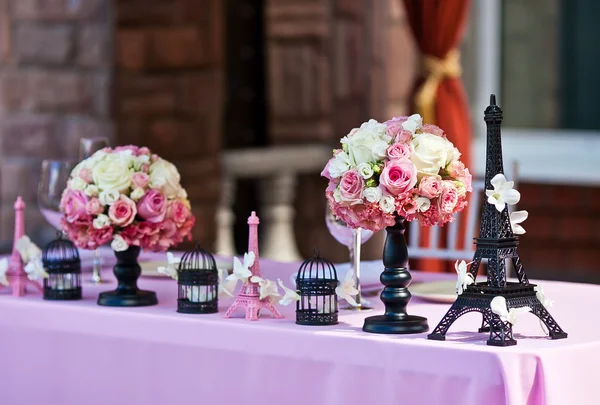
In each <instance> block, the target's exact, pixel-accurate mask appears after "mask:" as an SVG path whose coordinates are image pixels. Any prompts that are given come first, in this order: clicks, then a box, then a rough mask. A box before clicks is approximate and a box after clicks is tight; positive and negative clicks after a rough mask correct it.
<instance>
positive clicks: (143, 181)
mask: <svg viewBox="0 0 600 405" xmlns="http://www.w3.org/2000/svg"><path fill="white" fill-rule="evenodd" d="M131 181H132V182H133V185H134V186H136V187H139V188H146V186H147V185H148V183H149V182H150V176H148V175H147V174H146V173H144V172H137V173H134V174H133V176H131Z"/></svg>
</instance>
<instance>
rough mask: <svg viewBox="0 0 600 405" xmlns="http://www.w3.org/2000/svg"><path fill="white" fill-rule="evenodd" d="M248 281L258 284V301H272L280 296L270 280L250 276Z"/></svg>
mask: <svg viewBox="0 0 600 405" xmlns="http://www.w3.org/2000/svg"><path fill="white" fill-rule="evenodd" d="M250 281H252V282H253V283H257V284H258V286H259V293H260V296H259V299H261V300H262V299H265V298H267V297H269V299H271V300H272V299H273V298H275V297H280V296H281V294H279V291H278V290H277V285H276V284H275V283H274V282H273V281H272V280H266V279H264V278H262V277H259V276H252V277H251V278H250Z"/></svg>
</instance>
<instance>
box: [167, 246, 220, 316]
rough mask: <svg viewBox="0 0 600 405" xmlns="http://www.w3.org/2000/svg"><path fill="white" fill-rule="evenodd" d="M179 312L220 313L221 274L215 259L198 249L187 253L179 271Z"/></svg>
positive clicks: (180, 263)
mask: <svg viewBox="0 0 600 405" xmlns="http://www.w3.org/2000/svg"><path fill="white" fill-rule="evenodd" d="M177 285H178V295H177V312H181V313H184V314H212V313H215V312H218V310H219V308H218V304H219V302H218V295H219V293H218V291H219V273H218V270H217V263H216V262H215V258H214V257H213V255H212V254H210V253H209V252H207V251H205V250H202V249H200V246H199V245H198V244H196V249H194V250H191V251H189V252H186V253H185V254H184V255H183V257H182V258H181V261H180V262H179V268H178V269H177Z"/></svg>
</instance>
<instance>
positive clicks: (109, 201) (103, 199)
mask: <svg viewBox="0 0 600 405" xmlns="http://www.w3.org/2000/svg"><path fill="white" fill-rule="evenodd" d="M120 196H121V193H119V192H118V191H117V190H105V191H101V192H100V195H99V196H98V199H99V200H100V204H102V205H113V204H114V203H115V202H116V201H117V200H118V199H119V197H120Z"/></svg>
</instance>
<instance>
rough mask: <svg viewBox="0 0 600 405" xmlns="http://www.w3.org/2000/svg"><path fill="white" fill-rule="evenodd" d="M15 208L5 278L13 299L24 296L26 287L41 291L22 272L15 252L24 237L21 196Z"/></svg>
mask: <svg viewBox="0 0 600 405" xmlns="http://www.w3.org/2000/svg"><path fill="white" fill-rule="evenodd" d="M14 208H15V236H14V238H15V239H14V241H13V250H12V255H11V256H10V262H9V264H8V271H7V272H6V278H7V279H8V283H9V285H10V288H11V289H12V295H14V296H15V297H22V296H23V295H25V292H26V291H25V290H26V287H27V286H28V285H30V286H32V287H34V288H35V289H36V290H38V291H43V288H42V286H41V285H40V284H39V283H38V282H37V281H33V280H30V279H28V278H27V273H25V270H23V260H22V259H21V255H20V254H19V252H18V251H17V248H16V245H17V241H18V240H19V239H21V237H22V236H23V235H25V218H24V216H23V215H24V214H23V211H24V210H25V203H24V202H23V199H21V196H19V197H18V198H17V201H16V202H15V205H14Z"/></svg>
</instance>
